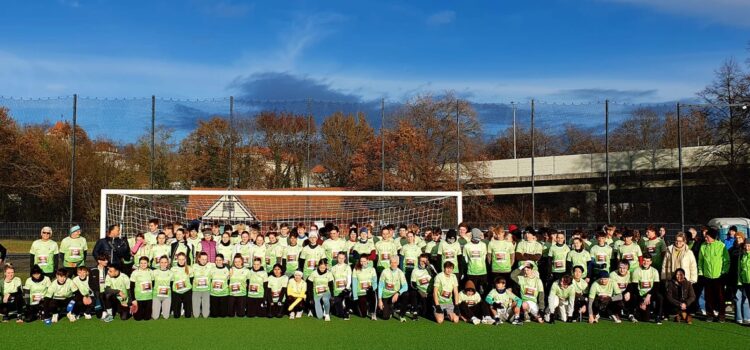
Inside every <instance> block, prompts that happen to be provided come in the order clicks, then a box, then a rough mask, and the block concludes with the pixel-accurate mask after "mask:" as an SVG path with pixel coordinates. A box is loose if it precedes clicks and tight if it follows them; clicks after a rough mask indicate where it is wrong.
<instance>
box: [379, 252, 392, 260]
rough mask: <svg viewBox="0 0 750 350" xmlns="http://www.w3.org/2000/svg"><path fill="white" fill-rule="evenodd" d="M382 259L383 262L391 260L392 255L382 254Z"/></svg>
mask: <svg viewBox="0 0 750 350" xmlns="http://www.w3.org/2000/svg"><path fill="white" fill-rule="evenodd" d="M380 259H381V260H390V259H391V254H388V253H383V254H380Z"/></svg>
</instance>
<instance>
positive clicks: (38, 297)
mask: <svg viewBox="0 0 750 350" xmlns="http://www.w3.org/2000/svg"><path fill="white" fill-rule="evenodd" d="M42 299H44V295H42V294H39V293H35V294H32V295H31V305H37V304H39V302H40V301H42Z"/></svg>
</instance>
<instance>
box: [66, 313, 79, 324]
mask: <svg viewBox="0 0 750 350" xmlns="http://www.w3.org/2000/svg"><path fill="white" fill-rule="evenodd" d="M67 317H68V320H70V322H75V321H77V320H78V319H77V318H76V315H73V313H72V312H68V315H67Z"/></svg>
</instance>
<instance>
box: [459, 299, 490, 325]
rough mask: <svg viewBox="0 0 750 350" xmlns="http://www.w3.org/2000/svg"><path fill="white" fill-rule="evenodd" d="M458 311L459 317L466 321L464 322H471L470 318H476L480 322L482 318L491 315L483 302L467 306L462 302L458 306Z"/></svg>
mask: <svg viewBox="0 0 750 350" xmlns="http://www.w3.org/2000/svg"><path fill="white" fill-rule="evenodd" d="M458 311H459V312H460V314H461V317H463V318H464V319H465V320H466V322H469V321H471V318H472V317H476V318H478V319H480V320H481V319H482V318H483V317H484V316H489V315H492V313H490V308H489V306H488V305H487V304H486V303H485V302H480V303H478V304H474V305H469V304H467V303H466V302H462V303H461V304H458Z"/></svg>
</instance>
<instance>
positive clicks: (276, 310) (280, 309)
mask: <svg viewBox="0 0 750 350" xmlns="http://www.w3.org/2000/svg"><path fill="white" fill-rule="evenodd" d="M287 300H289V299H287ZM285 311H286V307H285V305H284V303H281V305H279V304H278V302H273V301H271V302H270V304H269V305H268V317H269V318H272V317H277V318H278V317H281V316H284V314H285Z"/></svg>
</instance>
